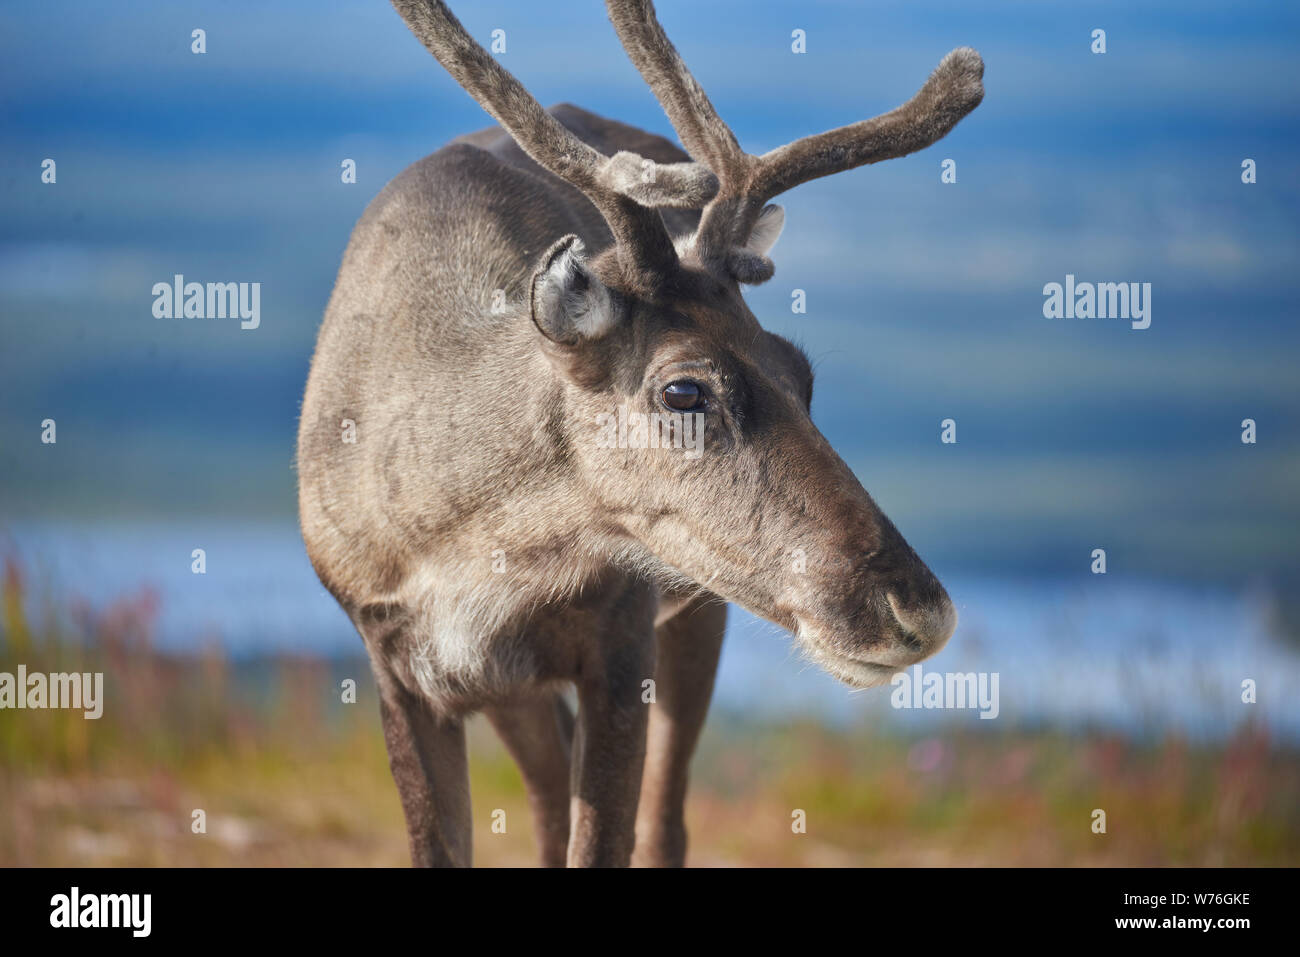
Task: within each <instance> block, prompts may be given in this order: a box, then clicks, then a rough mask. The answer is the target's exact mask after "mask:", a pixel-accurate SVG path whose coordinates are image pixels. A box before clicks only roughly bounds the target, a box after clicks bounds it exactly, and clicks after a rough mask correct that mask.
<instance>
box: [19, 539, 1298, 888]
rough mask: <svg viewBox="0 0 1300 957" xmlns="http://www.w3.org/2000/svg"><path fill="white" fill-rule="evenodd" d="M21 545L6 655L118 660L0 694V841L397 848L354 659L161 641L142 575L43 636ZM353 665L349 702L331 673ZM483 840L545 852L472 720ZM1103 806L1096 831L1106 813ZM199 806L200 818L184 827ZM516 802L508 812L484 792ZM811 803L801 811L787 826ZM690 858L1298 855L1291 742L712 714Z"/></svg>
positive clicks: (1096, 861) (1291, 859) (391, 806)
mask: <svg viewBox="0 0 1300 957" xmlns="http://www.w3.org/2000/svg"><path fill="white" fill-rule="evenodd" d="M25 600H26V596H25V594H24V589H23V586H22V576H21V574H20V572H19V570H18V569H17V567H16V566H15V565H13V564H12V563H10V564H9V566H8V568H7V571H6V581H5V588H4V632H3V634H0V671H10V672H12V671H13V670H15V668H16V666H17V664H18V663H19V662H22V663H25V664H26V665H27V667H28V670H29V671H46V672H48V671H74V670H75V671H103V672H105V690H106V699H107V700H106V704H105V709H104V716H103V718H101V719H99V720H98V721H87V720H85V719H84V718H83V717H82V716H81V713H80V712H71V711H23V712H16V711H8V710H6V711H0V808H3V810H4V813H3V814H0V864H4V865H110V866H124V865H143V866H151V865H172V866H210V865H234V866H285V865H306V866H342V865H352V866H357V865H381V866H382V865H404V864H405V863H406V862H407V854H406V842H405V835H404V831H403V828H402V820H401V811H400V807H399V805H398V801H397V794H396V789H395V788H394V786H393V784H392V781H391V779H390V777H389V775H388V766H387V759H386V757H385V754H384V749H383V739H382V736H381V734H380V731H379V721H378V715H377V708H376V704H375V698H374V693H373V686H372V684H371V682H370V678H369V674H368V671H367V670H366V666H365V663H364V662H363V661H360V660H358V661H348V662H327V661H320V660H312V659H301V658H281V659H275V660H267V661H260V662H247V663H242V664H238V665H236V664H232V663H231V662H229V661H228V660H226V658H225V657H224V656H222V655H221V654H219V653H217V652H216V651H214V650H210V651H208V652H205V653H204V654H202V655H199V656H195V657H174V656H168V655H164V654H160V653H158V652H157V651H155V650H154V649H153V648H152V647H151V645H150V628H151V622H152V618H153V615H154V613H155V611H156V608H155V607H154V605H155V603H154V601H153V599H152V598H151V597H150V596H149V595H148V594H147V593H142V594H140V595H136V596H133V597H129V598H126V599H124V600H122V601H120V602H119V603H117V604H115V605H114V606H113V607H110V608H108V609H105V610H102V611H97V612H96V611H91V610H89V609H85V608H82V609H81V610H80V611H78V612H77V613H76V615H75V616H74V617H75V619H76V620H77V622H78V626H77V629H76V631H77V632H79V633H77V634H66V635H64V634H60V635H34V634H32V632H31V629H30V628H29V627H28V625H27V616H26V615H25V613H24V611H25V610H24V602H25ZM346 677H351V678H355V679H356V680H357V685H358V694H357V703H356V704H344V703H343V702H342V700H341V694H340V690H339V689H340V682H341V681H342V680H343V679H344V678H346ZM471 753H472V766H471V774H472V787H473V799H474V815H475V818H474V820H475V825H474V827H475V857H476V862H477V863H479V864H484V865H496V866H500V865H528V864H531V863H533V843H532V824H531V821H530V820H529V817H528V811H527V802H526V798H525V795H524V792H523V786H522V782H521V781H520V778H519V774H518V772H517V771H516V770H515V768H514V765H513V764H512V763H511V761H510V759H509V758H508V756H507V755H506V754H505V753H504V751H503V749H502V748H501V746H500V745H499V744H498V743H497V742H496V740H495V738H494V737H493V736H492V735H491V733H490V730H489V729H488V728H487V726H486V725H485V724H484V723H483V722H481V721H475V722H474V723H473V724H472V726H471ZM1094 808H1102V809H1104V810H1105V811H1106V814H1107V825H1108V827H1107V833H1106V834H1104V835H1098V834H1094V833H1092V830H1091V827H1090V824H1091V820H1092V818H1091V812H1092V810H1093V809H1094ZM195 809H202V810H203V811H204V812H205V814H206V823H207V827H206V833H202V834H196V833H193V831H192V829H191V821H192V813H193V811H194V810H195ZM497 809H501V810H504V811H505V812H506V824H507V827H506V833H504V834H495V833H493V832H492V828H491V822H492V814H493V812H494V811H495V810H497ZM796 809H798V810H802V811H803V812H805V814H806V818H807V832H806V833H803V834H795V833H793V832H792V829H791V821H792V814H793V812H794V811H795V810H796ZM689 823H690V827H691V832H692V850H691V859H692V862H693V863H694V864H697V865H764V866H765V865H788V866H819V865H910V864H922V865H924V864H931V865H959V866H962V865H1014V864H1026V865H1103V864H1116V865H1175V864H1184V865H1211V866H1213V865H1290V866H1294V865H1296V864H1297V863H1300V754H1297V752H1296V751H1295V750H1294V749H1292V748H1290V747H1284V746H1280V745H1277V744H1275V743H1272V742H1270V741H1269V739H1268V738H1267V736H1266V735H1265V733H1264V732H1263V731H1262V730H1248V731H1246V732H1243V733H1242V734H1240V735H1238V736H1237V737H1236V738H1235V739H1233V740H1232V741H1229V742H1227V743H1226V744H1223V745H1217V746H1193V745H1190V744H1188V743H1186V742H1184V741H1181V740H1177V739H1169V740H1166V741H1161V742H1147V743H1142V742H1134V741H1130V740H1127V739H1124V738H1121V737H1115V736H1109V735H1098V734H1086V735H1085V734H1076V735H1066V734H1059V733H1053V732H1046V731H1044V732H1034V733H1030V732H1011V731H1007V732H1002V733H987V732H985V733H972V732H964V733H963V732H951V733H945V734H939V735H935V736H933V737H928V738H923V739H899V738H890V737H882V736H880V735H878V734H875V733H873V732H872V731H871V730H870V729H850V730H840V731H832V730H828V729H826V728H824V727H821V726H818V725H814V724H808V725H800V726H794V727H768V726H761V725H755V724H752V723H746V722H742V721H728V720H725V719H719V718H715V720H714V721H713V722H712V723H711V725H710V727H709V729H708V730H707V731H706V734H705V738H704V741H703V742H702V745H701V753H700V755H699V757H698V759H697V762H696V781H695V785H694V787H693V791H692V797H691V801H690V806H689Z"/></svg>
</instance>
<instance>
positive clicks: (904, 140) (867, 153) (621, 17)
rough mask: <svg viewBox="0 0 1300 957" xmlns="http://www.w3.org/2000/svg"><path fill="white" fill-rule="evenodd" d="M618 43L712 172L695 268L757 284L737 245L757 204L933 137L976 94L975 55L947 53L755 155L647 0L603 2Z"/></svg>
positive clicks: (757, 272) (979, 91) (757, 271)
mask: <svg viewBox="0 0 1300 957" xmlns="http://www.w3.org/2000/svg"><path fill="white" fill-rule="evenodd" d="M605 6H606V8H607V9H608V11H609V18H610V21H611V22H612V23H613V24H614V29H615V30H616V31H617V33H618V35H619V39H620V40H622V42H623V48H624V49H625V50H626V51H627V54H628V56H629V57H630V58H631V60H632V62H633V63H634V64H635V65H636V68H637V69H638V70H639V71H640V73H641V76H642V77H644V78H645V81H646V83H647V84H649V86H650V89H651V90H652V91H653V92H654V94H655V97H656V98H657V99H658V100H659V103H660V104H661V105H662V106H663V108H664V112H666V113H667V114H668V119H669V120H670V121H671V122H672V124H673V128H674V129H675V130H676V131H677V135H678V136H679V137H680V138H681V141H682V145H683V146H685V147H686V151H687V152H688V153H690V155H691V157H692V158H694V159H695V160H697V161H699V162H701V163H704V164H706V165H707V166H708V167H709V168H710V169H712V170H713V172H714V173H716V174H717V177H718V180H719V182H720V184H721V187H720V189H719V190H718V193H717V195H716V196H715V197H714V198H713V199H712V200H711V201H710V202H709V204H708V206H706V207H705V209H704V213H703V215H702V216H701V218H700V227H699V229H698V230H697V232H696V234H695V239H694V243H693V248H694V251H695V255H696V257H697V258H699V260H700V261H701V263H702V264H703V265H705V266H706V267H707V268H710V269H713V270H715V271H725V272H727V273H730V274H731V275H732V276H733V277H734V278H735V279H737V280H738V281H740V282H751V283H752V282H763V281H764V280H766V279H769V278H771V275H772V271H773V267H772V263H771V261H770V260H768V259H767V257H766V256H765V255H762V254H761V253H754V252H752V251H751V250H748V249H746V248H745V243H746V241H747V240H748V238H749V236H750V234H751V232H752V231H753V229H754V226H755V224H756V223H757V222H758V220H759V217H760V216H761V215H762V213H763V208H764V204H765V203H767V201H768V200H770V199H772V198H774V197H776V196H778V195H780V194H781V193H783V192H785V191H786V190H789V189H793V188H794V187H795V186H798V185H799V184H800V183H806V182H807V181H808V180H810V179H817V178H818V177H820V176H829V175H830V174H831V173H838V172H841V171H843V170H850V169H854V168H855V167H858V166H862V165H864V164H866V163H878V162H880V161H881V160H886V159H893V158H894V157H897V156H906V155H907V154H908V153H913V152H915V151H916V150H919V149H924V148H925V147H927V146H929V145H930V144H932V143H934V142H936V141H937V140H939V139H942V138H943V137H944V136H945V135H947V133H948V132H949V131H950V130H951V129H952V128H953V127H954V126H956V125H957V122H958V121H959V120H960V119H961V118H962V117H964V116H965V115H966V114H967V113H969V112H970V111H971V110H973V109H975V107H976V106H978V105H979V103H980V100H982V99H983V98H984V86H983V83H982V82H981V80H982V77H983V76H984V61H983V60H981V59H980V55H979V54H978V53H976V52H975V51H974V50H972V49H970V48H969V47H960V48H958V49H956V50H953V51H952V52H951V53H949V54H948V55H947V56H946V57H944V58H943V60H942V62H940V64H939V66H938V68H937V69H935V71H934V73H932V74H931V75H930V79H929V80H927V81H926V83H925V85H924V86H923V87H921V89H920V91H919V92H918V93H917V94H916V95H915V96H914V97H912V99H910V100H908V101H907V102H906V103H905V104H903V105H902V106H900V107H898V108H897V109H895V110H891V111H890V112H888V113H885V114H883V115H881V116H877V117H875V118H874V119H870V120H863V121H861V122H859V123H854V124H852V125H850V126H843V127H840V128H839V129H836V130H830V131H829V132H826V133H820V134H818V135H816V136H807V137H804V138H803V139H799V140H795V141H794V142H793V143H789V144H787V145H785V146H782V147H780V148H778V149H775V150H772V151H771V152H770V153H765V154H764V155H762V156H752V155H750V154H749V153H746V152H744V151H743V150H742V149H741V148H740V145H739V144H738V143H737V142H736V137H735V135H734V134H733V133H732V132H731V129H730V128H729V127H728V126H727V124H726V123H725V122H723V120H722V119H721V118H720V117H719V116H718V113H717V110H715V109H714V108H713V104H712V103H710V102H709V98H708V96H706V95H705V93H704V91H703V90H702V89H701V88H700V85H699V84H698V83H697V82H696V81H695V77H693V76H692V75H691V72H690V70H688V69H687V67H686V64H685V63H683V62H682V58H681V57H680V56H679V55H678V53H677V50H676V49H675V48H674V47H673V45H672V43H671V41H669V39H668V37H667V35H666V34H665V33H664V30H663V27H662V26H660V24H659V20H658V18H657V17H656V15H655V9H654V4H653V3H652V2H651V0H605Z"/></svg>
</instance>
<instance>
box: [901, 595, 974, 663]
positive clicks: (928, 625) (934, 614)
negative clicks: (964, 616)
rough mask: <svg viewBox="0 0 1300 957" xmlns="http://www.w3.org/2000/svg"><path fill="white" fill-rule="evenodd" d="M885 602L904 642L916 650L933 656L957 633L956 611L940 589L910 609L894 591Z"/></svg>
mask: <svg viewBox="0 0 1300 957" xmlns="http://www.w3.org/2000/svg"><path fill="white" fill-rule="evenodd" d="M885 599H886V600H887V601H888V602H889V610H890V611H892V612H893V613H894V619H895V620H896V621H897V622H898V625H899V627H900V628H902V630H903V642H904V643H905V644H906V645H908V646H909V647H911V648H914V649H916V650H917V651H924V652H925V653H926V654H927V655H932V654H934V653H935V652H936V651H938V650H939V649H940V648H942V647H943V646H944V645H945V644H947V642H948V639H949V638H951V637H952V633H953V632H954V631H956V630H957V609H956V608H955V607H954V606H953V603H952V600H951V599H949V597H948V593H947V592H945V591H944V590H943V589H942V588H940V589H939V594H938V595H936V596H934V597H933V598H932V599H930V600H929V601H926V602H924V603H921V604H918V605H914V606H910V607H909V606H908V605H907V604H905V603H904V602H903V601H901V600H900V599H899V598H898V596H897V595H896V594H895V593H894V592H890V593H888V594H887V595H886V596H885Z"/></svg>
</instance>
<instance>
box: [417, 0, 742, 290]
mask: <svg viewBox="0 0 1300 957" xmlns="http://www.w3.org/2000/svg"><path fill="white" fill-rule="evenodd" d="M392 3H393V6H394V7H395V8H396V9H397V12H398V13H399V14H401V16H402V19H403V20H405V21H406V24H407V26H408V27H410V28H411V32H412V33H414V34H415V35H416V37H417V38H419V40H420V42H421V43H423V44H424V45H425V46H426V47H427V48H428V50H429V52H430V53H432V54H433V55H434V57H436V58H437V60H438V62H439V63H441V64H442V65H443V66H444V67H445V68H446V70H447V72H448V73H450V74H451V75H452V77H454V78H455V80H456V82H457V83H459V84H460V85H461V86H462V87H464V88H465V91H466V92H467V93H469V94H470V96H472V97H474V99H475V100H477V101H478V103H479V105H480V106H482V107H483V109H485V110H487V112H488V113H490V114H491V115H492V117H493V118H494V119H495V120H496V121H497V122H498V123H500V124H501V125H502V127H504V128H505V130H506V131H507V132H508V133H509V134H510V135H511V136H512V137H514V140H515V142H516V143H518V144H519V146H520V148H521V149H523V151H524V152H525V153H527V154H528V155H529V156H530V157H532V158H533V159H534V160H535V161H536V162H537V163H538V164H539V165H540V166H542V167H543V168H545V169H548V170H550V171H551V172H552V173H554V174H555V175H556V176H559V177H560V178H561V179H563V180H565V181H566V182H568V183H571V184H572V185H573V186H576V187H577V188H578V189H579V190H581V191H582V192H583V193H584V194H585V195H586V196H587V198H588V199H590V200H591V202H592V203H593V204H594V205H595V206H596V208H597V209H598V210H600V213H601V215H602V216H604V218H605V222H606V223H608V225H609V228H610V232H612V233H613V235H614V241H615V243H616V245H617V249H618V256H619V259H620V262H621V263H622V264H623V266H624V270H625V272H627V273H628V274H629V279H632V280H633V281H636V282H638V283H639V284H644V285H646V286H650V287H653V286H654V285H655V284H656V283H657V282H658V281H659V280H661V279H662V277H663V276H664V275H665V274H666V273H667V272H669V271H670V270H671V268H672V267H674V266H675V265H676V264H677V253H676V250H674V248H673V243H672V238H671V237H670V236H669V234H668V230H667V228H666V227H665V226H664V222H663V218H662V217H661V216H660V215H659V213H658V212H657V211H656V208H655V207H677V208H684V209H699V208H700V207H701V206H703V205H704V204H705V203H707V202H708V200H709V199H710V198H711V197H712V196H713V195H714V193H716V192H717V189H718V181H717V178H716V177H715V175H714V174H713V172H712V171H711V170H710V169H709V168H708V167H707V166H704V165H701V164H700V163H654V162H652V161H650V160H647V159H643V158H642V157H640V156H638V155H637V154H635V153H630V152H619V153H617V154H615V155H614V156H612V157H611V156H605V155H604V154H602V153H600V152H597V151H596V150H595V149H593V148H592V147H590V146H588V145H587V144H586V143H584V142H582V140H580V139H578V137H576V136H575V135H574V134H573V133H571V132H569V130H567V129H565V128H564V126H562V125H561V124H560V122H559V121H558V120H556V119H555V117H553V116H551V114H549V113H547V112H546V111H545V110H544V109H542V107H541V105H540V104H539V103H538V102H537V101H536V100H535V99H533V97H532V95H531V94H529V92H528V91H527V90H525V89H524V87H523V85H522V84H521V83H520V82H519V81H518V80H517V79H515V78H514V76H512V75H511V74H510V72H509V71H507V70H506V69H504V68H503V67H502V66H501V65H500V64H499V63H498V62H497V61H496V59H495V58H493V57H492V56H491V55H490V54H489V53H488V52H487V51H486V50H484V49H483V48H482V47H481V46H480V45H479V44H478V43H476V42H475V41H474V39H473V38H472V37H470V35H469V34H468V33H467V32H466V31H465V28H464V27H463V26H462V25H461V23H460V21H459V20H457V19H456V18H455V16H453V15H452V13H451V11H450V10H448V9H447V6H446V4H444V3H443V2H442V0H392Z"/></svg>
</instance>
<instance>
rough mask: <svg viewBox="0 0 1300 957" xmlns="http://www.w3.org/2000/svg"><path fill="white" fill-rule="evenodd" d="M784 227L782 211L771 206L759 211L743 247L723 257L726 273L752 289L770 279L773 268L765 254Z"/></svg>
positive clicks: (777, 207) (773, 244)
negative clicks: (725, 257)
mask: <svg viewBox="0 0 1300 957" xmlns="http://www.w3.org/2000/svg"><path fill="white" fill-rule="evenodd" d="M784 226H785V210H784V209H782V208H781V207H780V206H775V205H772V204H771V203H769V204H768V205H766V206H764V207H763V211H762V212H761V213H759V214H758V220H757V221H756V222H755V223H754V228H753V229H751V230H750V231H749V239H747V240H746V241H745V245H743V246H737V247H736V248H734V249H732V250H731V252H729V253H728V254H727V269H728V270H729V271H730V272H731V275H732V276H733V277H734V278H735V280H736V282H743V283H747V284H749V285H752V286H756V285H758V284H759V283H763V282H767V281H768V280H769V279H771V278H772V274H773V273H775V272H776V266H774V265H773V264H772V260H770V259H768V258H767V254H768V253H769V252H770V251H771V249H772V247H773V246H775V245H776V241H777V238H778V237H779V236H780V235H781V229H782V228H783V227H784Z"/></svg>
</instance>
